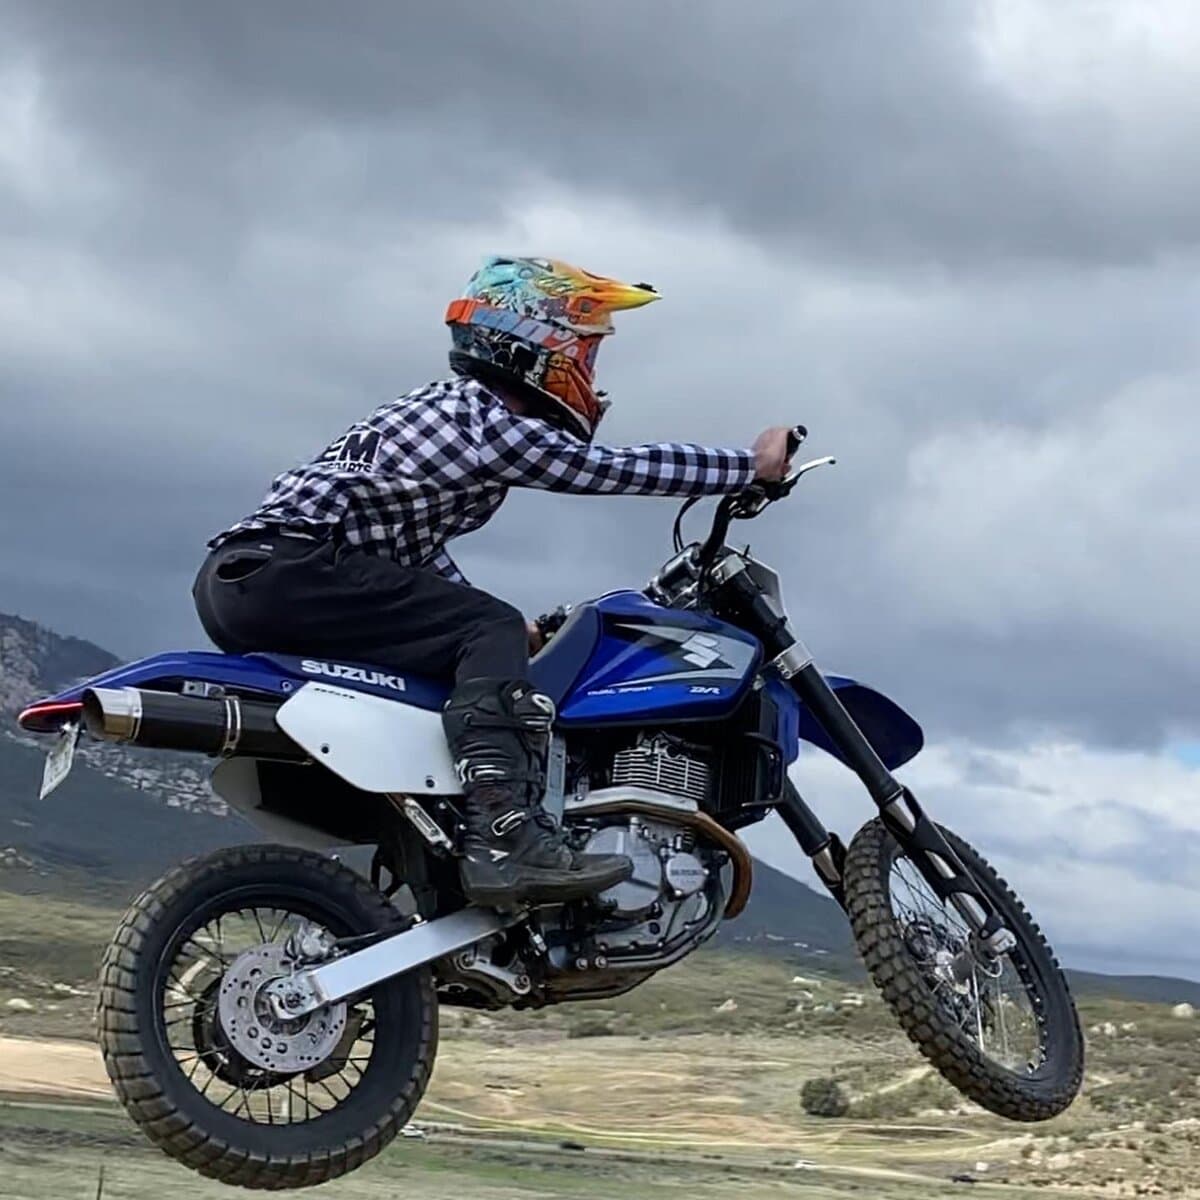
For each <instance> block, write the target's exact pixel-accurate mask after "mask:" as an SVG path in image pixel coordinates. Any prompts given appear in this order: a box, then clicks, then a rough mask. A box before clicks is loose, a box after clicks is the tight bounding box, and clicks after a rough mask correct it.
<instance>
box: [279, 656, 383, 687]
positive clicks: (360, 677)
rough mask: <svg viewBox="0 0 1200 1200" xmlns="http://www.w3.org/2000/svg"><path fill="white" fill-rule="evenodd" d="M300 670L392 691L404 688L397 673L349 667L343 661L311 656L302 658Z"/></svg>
mask: <svg viewBox="0 0 1200 1200" xmlns="http://www.w3.org/2000/svg"><path fill="white" fill-rule="evenodd" d="M300 670H302V671H303V672H304V673H305V674H306V675H324V676H325V677H326V678H327V679H345V680H348V681H350V682H352V683H372V684H374V685H375V686H376V687H385V688H391V689H392V691H394V692H403V691H405V690H406V688H405V686H404V680H403V679H402V678H401V677H400V676H399V675H385V674H384V673H383V672H382V671H368V670H367V669H366V667H350V666H347V665H346V664H345V663H327V662H317V661H316V660H315V659H312V658H305V659H302V660H301V662H300Z"/></svg>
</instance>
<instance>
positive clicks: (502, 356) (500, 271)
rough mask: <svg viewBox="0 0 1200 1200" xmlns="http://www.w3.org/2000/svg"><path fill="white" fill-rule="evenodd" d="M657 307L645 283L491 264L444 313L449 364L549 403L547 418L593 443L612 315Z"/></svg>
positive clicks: (541, 263)
mask: <svg viewBox="0 0 1200 1200" xmlns="http://www.w3.org/2000/svg"><path fill="white" fill-rule="evenodd" d="M657 299H658V293H657V292H656V291H655V290H654V289H653V288H652V287H651V286H650V285H649V284H647V283H635V284H629V283H619V282H618V281H617V280H615V279H605V278H604V277H603V276H601V275H592V274H589V273H588V272H587V271H581V270H580V269H579V268H578V267H572V266H571V265H570V264H568V263H564V262H556V261H555V260H553V259H548V258H504V257H501V256H498V255H497V256H493V257H491V258H488V259H486V260H485V261H484V264H483V266H482V267H480V268H479V270H478V271H476V272H475V274H474V275H473V276H472V277H471V282H470V283H468V284H467V291H466V295H465V296H464V297H463V298H462V299H460V300H454V301H451V304H450V307H449V308H448V309H447V310H446V324H447V325H449V326H450V336H451V339H452V341H453V348H452V349H451V351H450V364H451V366H452V367H454V369H455V370H457V371H463V372H464V373H466V374H468V375H474V376H478V377H480V378H481V379H482V381H483V382H484V383H487V382H488V381H489V379H494V380H495V381H497V382H500V383H509V384H516V385H518V386H519V388H520V390H521V391H523V392H524V393H525V394H527V395H529V394H532V396H533V398H534V399H535V400H538V401H541V402H547V401H548V402H549V404H548V406H545V407H546V409H547V411H546V412H545V415H546V416H547V417H549V418H551V419H555V420H557V421H558V422H559V423H561V424H562V425H564V426H565V427H566V428H567V429H569V430H570V431H571V432H572V433H574V434H576V435H578V436H579V437H581V438H583V439H584V440H585V441H591V439H592V435H593V434H594V433H595V432H596V426H597V425H598V424H599V423H600V418H601V417H602V416H603V415H604V410H605V408H606V407H607V405H606V404H605V402H604V400H603V399H602V396H603V393H599V392H597V391H596V387H595V365H596V351H597V349H598V348H599V346H600V339H601V338H603V337H605V336H607V335H608V334H610V333H612V332H613V323H612V314H613V313H615V312H619V311H620V310H621V309H624V308H640V307H641V306H642V305H643V304H649V303H651V301H654V300H657Z"/></svg>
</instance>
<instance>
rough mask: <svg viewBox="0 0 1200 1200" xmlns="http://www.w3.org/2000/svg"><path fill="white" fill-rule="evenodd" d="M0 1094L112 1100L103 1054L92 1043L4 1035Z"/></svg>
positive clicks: (0, 1053)
mask: <svg viewBox="0 0 1200 1200" xmlns="http://www.w3.org/2000/svg"><path fill="white" fill-rule="evenodd" d="M0 1092H8V1093H9V1094H10V1095H11V1094H14V1093H22V1094H29V1093H31V1094H34V1095H39V1096H69V1097H78V1098H80V1099H83V1098H87V1099H97V1098H104V1099H111V1098H112V1094H113V1093H112V1088H111V1087H110V1086H109V1082H108V1076H107V1075H106V1074H105V1072H104V1064H103V1063H102V1062H101V1061H100V1051H99V1050H97V1049H96V1047H95V1046H93V1045H91V1044H90V1043H88V1042H67V1041H44V1040H41V1039H36V1038H15V1037H3V1036H0Z"/></svg>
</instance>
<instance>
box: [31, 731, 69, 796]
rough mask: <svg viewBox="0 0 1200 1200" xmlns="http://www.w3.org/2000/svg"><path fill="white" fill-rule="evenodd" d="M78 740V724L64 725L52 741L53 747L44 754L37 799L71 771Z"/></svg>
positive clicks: (60, 781)
mask: <svg viewBox="0 0 1200 1200" xmlns="http://www.w3.org/2000/svg"><path fill="white" fill-rule="evenodd" d="M78 742H79V726H78V725H64V726H63V730H62V732H61V733H60V734H59V735H58V741H57V742H55V743H54V749H53V750H51V751H50V753H49V754H47V755H46V766H45V768H44V769H43V771H42V790H41V793H40V795H39V796H38V799H39V800H45V798H46V797H47V796H48V795H50V793H51V792H52V791H54V789H55V788H56V787H58V785H59V784H60V783H62V781H63V780H64V779H66V777H67V776H68V775H70V773H71V767H72V765H73V764H74V762H75V746H76V744H77V743H78Z"/></svg>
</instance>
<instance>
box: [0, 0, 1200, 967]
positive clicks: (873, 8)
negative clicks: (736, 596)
mask: <svg viewBox="0 0 1200 1200" xmlns="http://www.w3.org/2000/svg"><path fill="white" fill-rule="evenodd" d="M0 29H2V30H3V31H4V35H3V37H2V38H0V500H2V501H3V506H2V508H0V513H2V514H3V515H2V516H0V552H2V553H0V609H6V610H9V611H18V612H21V613H22V614H25V615H28V616H33V617H37V618H39V619H41V620H43V621H44V622H46V623H47V624H50V625H52V626H54V627H55V628H57V629H59V630H62V631H64V632H72V633H77V634H82V635H84V636H87V637H90V638H92V639H93V640H95V641H98V642H100V643H102V644H103V645H106V646H108V647H110V648H111V649H113V650H114V651H116V652H118V653H121V654H126V655H135V654H140V653H146V652H150V651H154V650H158V649H163V648H167V647H171V646H175V645H178V644H201V643H202V641H203V637H202V634H201V633H200V631H199V629H198V626H197V624H196V622H195V619H194V617H193V615H192V612H191V604H190V598H189V595H188V588H189V585H190V581H191V576H192V574H193V573H194V571H195V568H196V566H197V564H198V563H199V561H200V558H201V556H202V553H203V543H204V541H205V539H206V538H207V537H208V536H209V535H210V534H212V533H213V532H214V531H216V530H217V529H219V528H221V527H223V526H224V525H226V524H228V523H230V522H232V521H233V520H234V519H236V518H238V517H240V516H241V515H243V514H244V513H245V512H246V511H247V510H249V509H250V508H251V507H252V506H253V505H254V503H255V502H256V501H257V500H258V498H259V496H260V495H261V493H262V491H263V490H264V488H265V486H266V484H267V482H268V480H269V479H270V477H271V476H272V475H273V474H275V473H276V472H277V471H278V470H279V469H281V468H283V467H285V466H287V465H289V464H290V463H291V462H293V461H295V460H297V459H299V458H302V457H304V456H306V455H308V454H310V453H311V452H313V451H314V450H316V449H317V448H319V447H321V446H322V445H324V444H325V443H326V442H327V441H328V440H329V439H330V438H331V437H332V436H333V435H335V434H336V433H338V432H340V430H341V429H342V428H343V427H344V426H345V425H347V424H348V423H350V422H351V421H353V420H354V419H356V418H357V417H359V416H361V415H362V414H363V413H364V412H365V411H367V410H368V409H370V408H371V407H373V406H374V405H375V404H376V403H378V402H380V401H382V400H384V399H386V398H388V397H390V396H393V395H395V394H397V393H399V392H402V391H405V390H408V389H409V388H411V387H414V386H417V385H418V384H421V383H424V382H426V381H428V380H429V379H432V378H436V377H438V376H439V375H440V374H442V372H443V370H444V351H445V343H446V338H445V333H444V330H443V328H442V326H441V315H442V312H443V309H444V305H445V303H446V301H447V300H448V299H449V298H451V297H453V296H454V295H455V294H456V293H457V291H458V289H459V288H460V287H461V284H462V282H463V280H464V279H465V278H466V276H467V275H468V274H469V273H470V271H471V270H472V269H473V267H474V264H475V262H476V260H477V259H478V257H479V256H480V255H482V254H483V253H486V252H489V251H495V250H501V251H506V252H527V253H542V254H552V255H557V256H561V257H565V258H568V259H570V260H573V261H577V262H580V263H582V264H584V265H586V266H587V267H589V268H591V269H593V270H596V271H600V272H603V273H607V274H614V275H618V276H623V277H626V278H633V279H648V280H650V281H652V282H653V283H654V284H655V285H656V286H658V287H659V288H660V289H661V291H662V292H663V294H664V296H665V297H666V299H665V300H664V301H663V302H662V303H660V304H657V305H655V306H654V307H652V308H650V309H647V310H645V311H643V312H638V313H630V314H625V319H624V320H622V321H621V323H620V333H619V336H618V337H617V338H616V339H614V340H613V341H612V342H611V343H610V344H609V345H608V346H607V347H606V348H605V352H604V354H603V355H602V357H601V364H600V365H601V374H602V382H603V383H604V385H605V386H606V387H607V388H608V389H609V390H610V392H611V393H612V394H613V397H614V399H615V401H616V408H615V409H614V411H613V413H612V415H611V417H610V418H609V420H608V422H607V424H606V427H605V436H606V438H607V439H608V440H609V441H621V442H633V441H641V440H652V439H659V438H669V437H680V438H688V439H694V440H712V441H716V442H721V443H735V444H745V443H747V442H748V441H749V440H750V439H751V438H752V437H753V435H754V434H755V433H756V432H757V431H758V429H759V428H761V427H762V426H764V425H767V424H770V423H780V422H788V423H791V422H793V421H796V420H802V421H804V422H805V423H806V424H807V425H808V426H809V429H810V431H811V437H810V442H809V448H810V449H811V451H812V453H813V454H814V455H815V454H825V453H835V454H837V455H838V457H839V465H838V467H837V468H836V469H834V470H832V471H826V472H823V473H819V474H817V475H814V476H813V477H812V478H811V480H809V481H808V483H807V484H806V486H805V487H804V489H803V491H802V493H801V494H800V495H799V496H798V497H797V498H796V499H795V500H794V502H793V503H792V504H791V506H790V508H789V509H788V510H787V511H783V510H778V511H775V512H773V513H772V514H771V515H770V516H769V517H768V518H766V519H764V520H763V521H761V522H760V523H759V525H758V526H757V527H755V529H754V531H753V532H754V540H755V546H756V548H757V549H758V550H759V552H760V553H761V554H762V555H763V556H764V557H766V558H767V559H768V560H771V561H773V562H775V563H776V564H777V565H778V566H779V567H780V568H781V569H782V571H783V574H784V579H785V583H786V585H787V589H788V596H789V602H790V607H791V611H792V613H793V616H794V618H795V620H796V623H797V625H798V627H799V628H800V630H801V631H802V633H803V635H804V636H805V638H806V640H807V641H808V642H809V643H810V644H811V645H812V647H813V648H814V650H815V651H816V652H817V655H818V659H819V661H821V662H823V663H825V664H828V665H829V666H830V667H836V668H838V669H840V670H843V671H845V672H847V673H851V674H855V675H857V676H859V677H860V678H864V679H866V680H869V681H871V682H873V683H875V684H876V685H877V686H880V687H882V688H883V689H884V690H886V691H888V692H889V693H890V694H892V695H894V696H895V697H896V698H897V699H898V700H899V701H900V702H901V703H903V704H904V705H905V706H906V707H908V708H909V709H910V710H911V711H913V712H914V713H915V714H916V715H917V716H918V717H919V718H920V719H921V720H922V722H923V723H924V725H925V728H926V731H927V734H928V738H929V743H930V748H929V749H928V751H927V752H926V753H925V755H923V756H922V758H921V759H920V760H918V761H917V762H916V763H914V764H913V765H912V766H911V767H910V768H908V770H907V775H906V778H907V779H908V781H909V782H910V783H912V784H913V786H915V787H917V788H918V789H919V791H920V793H921V794H922V796H923V797H924V798H925V800H926V802H927V803H928V804H929V805H930V806H931V807H932V808H933V809H934V811H935V812H936V813H937V814H938V815H939V816H940V817H941V818H942V819H944V820H945V821H947V823H949V824H952V825H954V826H956V827H957V828H959V829H960V830H961V831H962V832H963V833H964V834H965V835H967V836H968V837H970V838H972V839H974V840H977V841H978V842H979V843H980V844H981V845H982V846H983V847H984V848H985V849H986V850H987V851H988V852H989V854H991V855H992V856H993V857H994V858H995V860H996V861H997V862H998V863H999V865H1000V866H1001V868H1002V869H1003V870H1004V871H1005V872H1006V873H1007V874H1008V875H1009V876H1010V878H1011V879H1012V880H1013V882H1014V883H1015V884H1016V885H1017V886H1018V890H1020V891H1021V892H1022V893H1024V894H1025V895H1026V896H1027V897H1028V898H1029V900H1030V902H1031V904H1032V905H1033V906H1034V907H1035V909H1036V911H1037V912H1038V914H1039V915H1040V916H1041V917H1042V918H1043V921H1044V924H1045V925H1046V926H1047V927H1048V928H1049V930H1050V932H1051V933H1052V935H1053V936H1054V938H1055V940H1056V941H1057V942H1058V943H1059V944H1060V946H1061V948H1062V949H1064V951H1065V952H1066V956H1067V957H1068V959H1069V960H1071V961H1073V962H1075V963H1077V964H1080V965H1093V966H1101V967H1107V968H1113V969H1116V968H1124V969H1128V970H1159V971H1174V972H1181V973H1187V974H1190V975H1193V976H1196V977H1200V951H1197V949H1196V945H1195V929H1196V911H1197V907H1198V905H1200V753H1198V751H1197V747H1198V746H1200V699H1198V697H1200V640H1198V639H1197V637H1196V636H1195V630H1194V627H1193V621H1194V619H1195V615H1196V613H1197V610H1198V608H1200V562H1198V554H1197V537H1196V534H1195V530H1196V527H1197V524H1198V523H1200V498H1198V497H1197V490H1196V488H1195V486H1194V479H1193V475H1194V469H1195V464H1196V461H1197V452H1196V444H1197V440H1198V439H1200V405H1198V404H1197V400H1196V396H1197V383H1198V380H1200V339H1198V338H1197V336H1196V335H1197V316H1198V312H1200V309H1198V307H1197V300H1198V298H1200V276H1198V275H1197V270H1196V268H1197V264H1198V262H1200V204H1197V200H1196V198H1197V194H1198V191H1200V139H1197V137H1196V130H1197V128H1200V89H1197V88H1196V86H1195V63H1196V62H1197V60H1198V57H1200V10H1198V9H1197V7H1196V6H1195V5H1194V4H1192V3H1190V2H1188V0H1177V2H1170V0H1124V2H1123V3H1107V2H1104V0H1094V2H1085V0H1058V2H1056V3H1054V4H1047V3H1036V2H1031V3H1025V2H1023V0H1005V2H996V3H984V2H978V3H972V2H968V0H945V2H936V0H910V2H903V0H856V2H855V3H852V4H832V3H809V2H801V0H739V3H736V4H734V3H732V2H730V0H686V2H684V0H655V2H654V3H646V2H645V0H609V3H607V4H605V5H601V6H596V5H583V4H564V3H548V2H543V0H522V2H520V3H517V2H516V0H509V2H508V3H488V4H483V3H478V2H467V0H436V3H435V2H433V0H430V2H429V3H424V2H421V3H412V4H397V3H391V2H387V3H383V2H380V3H368V2H365V0H357V2H355V0H351V2H349V3H344V4H338V5H334V4H331V3H319V2H316V0H287V2H283V0H278V2H271V0H256V3H254V4H244V3H240V2H235V0H210V2H208V3H206V4H203V5H200V4H194V3H186V2H184V0H156V2H153V3H152V2H150V0H143V2H141V3H130V2H122V0H105V2H103V3H94V4H81V3H61V2H58V0H27V2H15V3H14V2H6V0H0ZM671 516H672V509H671V506H670V505H669V504H667V503H665V502H662V501H650V500H608V501H600V500H596V499H590V498H572V497H551V496H547V495H536V494H522V495H519V496H514V497H513V498H512V499H511V500H510V502H509V504H508V505H507V506H506V508H505V509H504V511H503V512H502V513H501V515H500V516H499V517H498V518H497V519H496V520H495V521H494V522H493V523H492V524H491V525H490V526H489V527H488V528H487V530H485V531H483V532H481V533H477V534H475V535H473V536H472V537H470V538H469V539H466V540H464V541H463V542H462V543H460V544H458V545H457V546H456V547H455V553H456V557H457V558H458V560H459V562H460V563H461V564H462V565H463V567H464V568H465V569H466V571H467V572H468V574H469V575H470V576H471V577H472V579H473V580H474V581H476V582H477V583H479V584H480V585H482V586H486V587H489V588H491V589H492V590H495V591H497V592H499V593H500V594H502V595H504V596H506V597H507V598H510V599H512V600H514V601H516V602H518V603H520V604H521V605H523V606H524V607H525V608H526V609H527V610H528V611H530V612H535V611H540V610H541V609H542V608H546V607H550V606H553V605H554V604H556V603H558V602H561V601H563V600H578V599H581V598H584V597H586V596H587V595H589V594H594V593H596V592H598V591H601V590H605V589H608V588H611V587H616V586H621V585H632V586H638V585H640V583H641V582H642V581H643V580H644V579H645V578H646V577H647V576H648V575H650V574H651V573H652V571H653V569H654V568H655V566H656V565H657V563H658V562H659V561H660V560H661V558H662V557H663V556H664V555H665V553H666V550H667V546H668V531H669V527H670V520H671ZM817 758H818V756H817V754H816V753H815V752H814V754H813V755H812V758H811V760H810V761H809V762H807V763H806V764H803V765H802V766H801V767H800V769H799V771H798V779H799V782H800V783H801V786H802V787H803V788H804V790H805V791H806V792H807V793H808V795H809V797H810V799H811V800H812V801H813V802H814V804H815V806H816V807H818V808H819V809H820V811H822V812H823V813H824V814H825V815H826V816H827V818H828V819H829V820H830V821H831V822H833V823H836V824H838V825H839V826H840V827H841V828H843V829H844V830H845V832H847V833H849V831H850V829H851V828H852V827H853V825H854V823H855V822H856V821H857V819H858V818H859V817H860V816H865V815H867V808H868V805H866V804H864V802H863V800H862V799H861V798H860V797H858V796H857V795H856V794H855V791H854V788H852V787H851V786H850V785H851V784H853V783H854V781H853V780H851V779H849V777H848V776H847V775H846V773H845V772H844V771H841V769H840V768H837V767H836V766H833V765H831V764H829V763H821V762H818V761H817ZM839 813H840V815H839ZM780 844H781V843H780V842H779V840H778V839H770V838H765V837H759V838H758V839H757V841H756V849H758V850H759V851H760V852H762V853H764V854H765V856H766V857H769V858H771V859H772V861H775V862H776V863H778V864H780V865H783V866H785V867H789V868H794V869H797V870H800V871H803V870H804V869H805V868H804V864H803V863H802V862H800V861H799V859H798V857H797V856H796V855H794V854H789V852H788V851H787V850H785V849H780Z"/></svg>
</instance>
